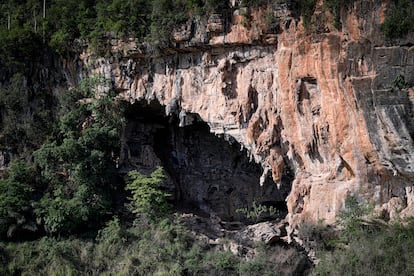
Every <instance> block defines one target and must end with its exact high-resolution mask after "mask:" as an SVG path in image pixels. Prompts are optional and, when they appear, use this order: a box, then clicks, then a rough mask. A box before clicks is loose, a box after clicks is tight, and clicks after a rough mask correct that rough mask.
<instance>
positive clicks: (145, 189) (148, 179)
mask: <svg viewBox="0 0 414 276" xmlns="http://www.w3.org/2000/svg"><path fill="white" fill-rule="evenodd" d="M164 179H165V174H164V172H163V169H162V167H157V168H156V169H155V171H153V172H152V173H151V175H150V176H145V175H143V174H141V173H140V172H138V171H136V170H133V171H130V172H129V173H128V175H127V177H126V179H125V180H126V183H127V186H126V190H129V191H131V193H132V197H131V198H130V200H131V205H132V212H133V213H137V214H139V213H143V214H145V215H148V216H149V217H150V218H151V219H153V220H155V219H157V218H162V217H165V215H166V214H168V212H169V211H170V207H169V205H168V203H167V198H168V196H169V194H168V193H166V192H164V191H163V190H162V188H161V185H162V183H163V181H164Z"/></svg>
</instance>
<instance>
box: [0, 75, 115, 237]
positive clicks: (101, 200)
mask: <svg viewBox="0 0 414 276" xmlns="http://www.w3.org/2000/svg"><path fill="white" fill-rule="evenodd" d="M12 83H14V82H12ZM102 84H103V83H101V82H100V81H99V79H97V78H94V79H88V80H86V81H85V82H84V83H83V84H82V85H80V88H79V89H77V90H73V91H71V92H67V93H68V94H70V96H64V97H62V104H63V106H62V108H61V110H62V112H65V113H64V114H62V115H61V118H60V120H59V122H58V124H57V125H56V127H55V130H54V131H53V132H52V134H49V135H48V142H46V143H44V144H42V142H44V141H43V139H45V138H46V134H43V139H42V136H41V135H39V136H40V137H34V136H36V135H37V133H38V132H37V131H42V133H44V132H46V131H43V130H42V126H40V125H39V127H38V129H36V128H37V126H38V124H40V123H44V124H46V122H44V121H37V120H35V119H36V118H37V119H39V117H35V116H34V115H36V114H34V115H30V114H28V115H27V117H26V116H21V115H22V114H21V113H20V112H21V111H22V110H25V109H27V108H28V107H25V105H26V104H27V105H28V106H29V107H30V104H29V103H27V102H24V101H23V102H21V101H19V99H18V98H17V97H21V99H23V100H24V99H27V98H28V96H27V95H26V93H27V91H26V90H25V89H24V86H23V88H20V89H19V88H18V87H16V90H15V91H13V93H7V92H9V90H4V91H5V94H4V95H5V98H4V99H2V100H3V101H4V103H5V104H7V108H5V112H4V113H3V114H5V115H4V116H3V118H4V119H3V121H2V123H3V125H5V126H7V127H5V128H4V129H3V132H2V133H3V136H2V138H3V139H5V140H4V143H5V144H9V145H10V144H11V145H14V144H16V145H19V146H24V147H26V148H28V147H29V146H30V148H31V149H32V150H31V151H29V150H27V151H28V153H27V160H28V162H27V163H26V162H24V161H18V162H14V163H13V164H12V165H11V166H10V168H9V170H8V172H7V175H6V179H4V180H0V189H1V191H2V193H1V195H0V219H1V221H2V229H1V231H0V234H1V235H2V236H3V237H4V236H7V237H13V236H14V233H15V232H16V231H20V232H21V231H22V230H26V231H25V232H38V230H39V228H40V229H41V230H45V231H46V233H48V234H51V235H55V234H59V235H60V234H64V233H72V232H74V231H78V230H80V229H88V228H94V227H96V225H99V221H101V220H102V218H103V217H104V216H105V215H106V214H107V213H108V212H109V211H110V210H111V205H112V202H111V201H112V199H111V193H112V190H113V189H114V185H115V180H114V178H115V177H116V158H117V156H118V155H119V154H118V152H119V146H120V145H119V132H120V126H121V116H122V114H121V113H122V110H121V109H120V105H119V104H118V103H117V102H116V101H115V100H114V98H113V95H112V94H111V93H110V92H108V93H107V94H106V95H102V96H101V97H100V98H99V99H89V100H87V101H84V102H82V99H83V98H85V97H90V96H94V93H95V87H96V86H97V85H102ZM8 89H10V86H9V88H8ZM0 92H1V91H0ZM22 93H23V94H22ZM45 109H46V110H47V108H45ZM13 112H14V113H13ZM18 114H19V115H18ZM32 116H33V120H32ZM9 118H10V119H9ZM8 120H11V121H10V122H9V121H8ZM20 121H23V123H22V127H21V129H22V130H20ZM35 122H36V123H35ZM13 125H14V128H13ZM16 126H17V128H16ZM9 128H10V129H11V130H13V131H14V132H12V133H10V134H9V133H8V129H9ZM16 130H17V131H21V133H20V134H19V133H16ZM27 136H28V138H27V139H29V138H30V139H33V141H35V142H36V143H33V141H32V144H28V143H27V144H26V142H25V141H26V137H27ZM8 137H12V138H14V139H16V140H15V141H9V140H7V139H11V138H8ZM32 137H33V138H32ZM17 139H20V141H19V140H17ZM27 145H29V146H27ZM36 146H38V147H40V148H39V149H38V150H36V151H35V152H34V153H33V154H31V152H32V151H33V149H34V148H36ZM32 161H34V162H32ZM23 232H24V231H23Z"/></svg>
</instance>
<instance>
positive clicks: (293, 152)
mask: <svg viewBox="0 0 414 276" xmlns="http://www.w3.org/2000/svg"><path fill="white" fill-rule="evenodd" d="M287 2H288V1H287ZM386 8H387V1H376V0H363V1H356V3H355V4H354V5H353V6H352V7H350V8H349V9H348V10H345V9H343V10H342V12H341V22H342V29H341V31H337V30H336V29H335V28H334V27H333V26H332V24H331V23H330V22H331V21H332V20H331V18H332V16H331V15H330V14H329V12H328V11H327V10H326V9H323V7H322V3H321V1H318V4H317V11H316V12H315V15H314V18H313V19H312V20H316V23H318V24H314V25H312V27H311V29H310V30H308V31H307V30H305V29H304V27H303V25H302V21H301V20H300V19H299V18H298V17H297V16H295V14H296V13H295V12H294V11H291V10H290V8H289V5H276V4H275V5H274V6H273V7H267V8H265V7H263V8H260V9H258V10H256V11H252V13H251V17H250V18H251V20H250V21H249V24H247V25H248V26H247V27H245V26H246V24H242V23H243V20H244V18H243V16H240V15H239V14H242V13H241V12H240V10H239V9H238V8H237V7H233V9H232V10H231V12H225V13H223V14H215V15H213V16H211V17H210V18H208V19H205V20H203V19H200V20H195V21H194V22H189V23H188V24H187V26H183V27H180V28H178V29H177V30H175V31H174V32H173V38H172V41H173V43H174V44H173V46H171V47H170V48H167V49H163V50H162V51H160V52H157V53H149V52H145V51H144V52H143V51H142V50H141V49H140V48H139V47H138V46H137V44H136V43H135V42H134V40H130V41H125V42H117V43H114V46H113V49H112V51H113V53H114V54H113V55H112V57H111V58H107V59H104V58H93V56H91V55H90V54H89V53H88V52H87V50H85V52H84V53H83V54H82V55H81V61H82V63H83V70H84V72H86V73H84V74H96V73H100V74H103V75H104V76H106V77H108V78H110V79H111V80H112V81H113V84H114V85H115V87H116V88H117V89H118V90H119V91H121V92H122V95H123V96H124V97H125V98H126V99H128V100H129V101H131V103H133V102H135V101H141V100H147V101H153V100H157V101H158V102H159V103H161V104H162V105H163V106H164V107H165V111H166V113H168V114H175V115H176V116H177V117H178V118H179V119H180V125H181V126H185V125H187V124H190V123H191V120H192V119H193V116H194V114H197V118H200V119H201V120H202V121H204V122H206V123H207V124H208V125H209V127H210V131H211V132H213V133H215V134H217V135H223V136H225V137H231V138H232V139H234V140H235V141H237V142H238V143H239V144H241V145H243V147H244V148H246V149H247V150H248V152H249V153H250V154H251V156H252V157H253V159H254V160H255V161H256V162H257V163H259V164H261V166H262V168H263V178H262V179H265V178H266V175H267V174H268V175H271V177H272V179H273V181H274V182H275V185H276V186H282V187H283V186H284V185H289V188H290V185H291V191H290V193H289V195H288V197H287V199H286V200H287V206H288V212H289V214H288V216H287V219H288V221H289V223H290V225H292V226H294V225H296V224H298V223H301V222H303V221H310V222H311V221H313V222H316V221H318V220H320V219H323V220H325V221H326V222H327V223H332V222H334V221H335V218H336V215H337V214H338V212H339V211H340V209H341V208H342V206H343V204H344V200H345V198H346V196H347V195H348V194H357V195H359V196H360V198H361V199H366V200H369V201H372V202H374V203H375V204H376V206H378V207H381V206H383V205H384V204H385V205H384V206H383V208H385V209H384V210H385V212H390V211H391V210H388V209H387V208H388V207H387V206H391V205H392V204H389V205H387V204H386V203H387V202H388V201H390V200H391V199H393V198H394V197H398V198H400V199H401V202H402V203H401V204H402V206H400V207H399V208H400V209H401V212H402V213H403V214H406V215H408V214H412V212H411V213H410V212H408V210H413V208H414V203H413V202H414V201H413V200H412V190H413V186H414V144H413V138H414V115H413V114H414V113H413V104H414V88H413V87H412V86H413V84H414V74H413V72H414V48H413V43H414V39H413V36H408V37H407V38H405V39H403V40H400V41H395V42H394V43H393V44H391V43H389V42H386V40H385V39H384V36H383V34H382V33H381V32H380V26H381V24H382V22H383V20H384V16H385V12H386ZM269 14H270V15H271V16H273V18H276V19H277V20H276V22H277V24H276V26H273V28H269V27H268V25H269V24H266V22H265V18H266V15H269ZM74 78H76V76H74ZM197 139H202V137H197ZM206 139H208V138H206ZM288 176H289V178H290V177H292V178H291V179H293V181H292V183H288V184H286V183H282V182H283V181H282V180H283V179H286V178H287V177H288ZM234 188H235V189H237V185H236V186H235V187H234ZM190 193H192V192H190ZM194 193H198V192H196V191H194ZM405 210H406V211H405Z"/></svg>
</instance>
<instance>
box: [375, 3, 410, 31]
mask: <svg viewBox="0 0 414 276" xmlns="http://www.w3.org/2000/svg"><path fill="white" fill-rule="evenodd" d="M391 4H392V5H391V8H390V10H389V12H388V14H387V17H386V18H385V22H384V24H383V26H382V27H383V31H384V34H385V36H386V37H387V38H389V39H396V38H401V37H404V36H406V35H407V34H408V33H409V32H413V31H414V16H413V14H414V2H413V1H411V0H394V1H392V3H391Z"/></svg>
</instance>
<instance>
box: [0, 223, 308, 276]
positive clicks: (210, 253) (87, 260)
mask: <svg viewBox="0 0 414 276" xmlns="http://www.w3.org/2000/svg"><path fill="white" fill-rule="evenodd" d="M276 254H277V250H276V248H275V247H270V246H261V247H260V249H259V253H258V255H257V256H256V257H255V258H254V259H253V260H251V261H246V260H245V259H244V258H241V257H237V256H236V255H234V254H233V253H231V252H228V251H219V250H218V248H215V247H214V246H212V245H210V244H208V243H207V241H204V240H202V239H197V238H196V237H195V236H194V235H193V234H191V233H190V232H189V231H188V230H186V229H185V227H184V226H183V225H182V223H180V221H179V220H178V219H171V220H169V219H164V220H162V221H160V222H159V223H157V224H155V223H149V224H148V223H147V222H145V221H140V220H137V221H136V222H135V223H134V225H133V226H131V227H129V228H125V227H124V226H123V225H122V224H121V223H120V221H119V220H118V219H117V218H114V219H113V220H111V221H109V222H108V223H107V225H106V227H105V228H103V229H102V230H101V231H100V232H99V234H98V236H97V238H96V239H95V240H94V239H80V238H73V237H72V238H65V239H60V238H54V237H44V238H41V239H39V240H37V241H31V242H21V243H1V242H0V274H1V275H15V274H24V275H28V274H35V275H38V274H42V275H91V274H93V275H98V274H105V275H107V274H111V275H113V274H116V275H207V274H208V275H259V274H263V275H274V274H275V273H283V272H284V270H283V269H286V267H285V268H283V267H282V266H281V264H283V265H284V266H286V265H287V264H286V263H283V262H280V261H279V262H277V261H276V260H277V257H278V256H277V255H276ZM281 259H283V258H281ZM300 260H302V261H303V257H302V259H300V258H299V261H300ZM295 261H298V260H290V262H292V264H293V263H294V262H295Z"/></svg>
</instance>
